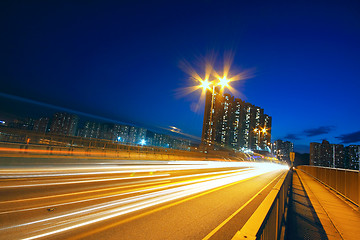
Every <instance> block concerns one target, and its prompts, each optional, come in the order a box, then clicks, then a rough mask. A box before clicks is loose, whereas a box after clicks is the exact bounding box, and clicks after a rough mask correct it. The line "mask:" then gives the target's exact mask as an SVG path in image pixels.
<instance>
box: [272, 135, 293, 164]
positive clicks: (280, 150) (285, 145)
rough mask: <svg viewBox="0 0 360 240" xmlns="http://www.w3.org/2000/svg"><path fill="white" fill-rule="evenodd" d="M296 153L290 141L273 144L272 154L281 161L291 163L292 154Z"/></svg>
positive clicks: (279, 141) (278, 141)
mask: <svg viewBox="0 0 360 240" xmlns="http://www.w3.org/2000/svg"><path fill="white" fill-rule="evenodd" d="M293 151H294V144H293V143H292V142H289V141H286V142H284V141H282V140H276V141H275V142H274V143H273V147H272V152H273V154H274V155H275V156H276V157H277V158H278V159H279V160H280V161H284V162H285V161H286V162H288V163H290V152H293Z"/></svg>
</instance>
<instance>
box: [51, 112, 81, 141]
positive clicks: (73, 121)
mask: <svg viewBox="0 0 360 240" xmlns="http://www.w3.org/2000/svg"><path fill="white" fill-rule="evenodd" d="M78 122H79V117H78V116H77V115H74V114H69V113H55V114H54V116H53V119H52V122H51V127H50V133H53V134H60V135H66V136H75V133H76V130H77V125H78Z"/></svg>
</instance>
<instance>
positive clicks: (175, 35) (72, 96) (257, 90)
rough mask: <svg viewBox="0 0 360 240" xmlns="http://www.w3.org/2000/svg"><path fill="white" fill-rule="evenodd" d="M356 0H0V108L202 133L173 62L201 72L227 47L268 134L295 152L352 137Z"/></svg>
mask: <svg viewBox="0 0 360 240" xmlns="http://www.w3.org/2000/svg"><path fill="white" fill-rule="evenodd" d="M359 9H360V5H359V3H358V2H355V1H342V2H341V3H340V2H329V1H315V2H314V1H302V2H291V3H287V2H284V3H277V4H273V3H270V2H261V3H239V2H231V1H229V2H225V3H219V2H216V1H209V2H207V4H203V3H202V2H196V3H177V4H175V5H173V4H169V3H162V2H155V3H132V2H128V3H117V2H112V1H109V2H107V3H105V4H101V5H100V4H97V3H84V4H81V3H70V2H63V3H61V4H54V3H28V2H21V1H20V2H13V1H3V2H2V3H1V14H0V15H1V19H2V21H1V22H2V24H1V26H0V27H1V30H2V32H4V33H5V34H4V37H3V38H2V39H1V40H0V41H1V51H2V53H3V54H2V57H1V59H0V61H1V64H0V79H1V83H2V88H1V91H0V95H1V96H0V100H1V102H0V105H1V112H2V113H6V114H11V111H12V109H11V108H14V107H19V109H18V111H29V109H27V108H26V107H21V106H20V104H15V103H14V101H13V100H11V101H10V100H9V96H10V98H11V97H14V98H18V99H26V100H25V101H30V102H39V103H42V104H49V105H52V106H58V107H60V108H63V109H70V110H73V111H75V112H83V113H86V114H89V115H92V116H98V117H99V118H104V119H112V120H114V121H121V122H125V123H135V124H136V123H139V125H144V126H145V127H148V126H152V127H157V128H169V126H175V127H177V128H178V129H181V131H182V132H183V133H186V134H190V135H193V136H197V137H200V136H201V130H202V123H203V111H204V102H202V103H201V105H200V106H201V107H200V108H199V110H198V111H193V110H194V109H193V108H192V106H193V105H194V104H197V103H198V99H199V94H197V93H193V94H191V95H188V96H186V97H183V98H178V97H177V96H176V90H177V89H180V88H184V87H188V86H189V85H190V84H189V82H187V79H188V76H187V75H186V73H184V72H183V71H182V70H181V69H180V68H179V63H180V62H181V61H183V60H186V61H188V62H189V63H191V64H192V65H194V67H195V68H196V70H197V72H199V73H200V74H201V73H203V72H204V71H205V70H204V66H202V65H197V63H198V62H201V59H202V56H204V55H207V54H208V53H209V52H210V53H211V52H214V55H216V56H217V58H216V59H217V60H216V61H215V64H214V65H215V66H214V67H215V68H221V66H222V59H223V56H222V55H223V53H224V52H226V51H229V50H230V51H232V52H233V53H234V61H233V68H232V69H231V71H232V72H234V73H235V74H236V73H237V72H238V70H242V69H252V70H253V77H252V78H250V79H247V80H246V81H239V82H236V83H234V85H233V87H234V88H235V89H236V90H237V91H238V92H240V93H241V95H243V96H244V98H243V97H242V96H241V95H235V97H236V98H241V99H243V100H245V101H247V102H251V103H253V104H254V105H256V106H261V107H262V108H264V109H266V111H267V113H268V114H269V115H270V116H272V117H273V121H272V141H275V140H277V139H283V140H289V141H291V142H293V143H294V147H295V151H298V152H309V145H310V142H314V141H318V142H320V141H322V140H323V139H327V140H328V141H330V142H334V143H346V144H358V143H359V142H360V128H359V127H358V125H357V121H356V120H357V119H359V118H360V113H359V111H357V109H358V102H359V97H358V95H357V89H359V88H360V85H359V84H360V82H359V81H358V79H359V76H360V72H359V69H358V67H357V66H359V64H360V62H359V61H360V60H359V58H358V55H359V54H360V49H359V47H358V42H360V33H359V32H360V31H359V29H360V26H359V24H360V19H359V18H360V16H359V15H358V10H359ZM64 16H67V17H66V18H64ZM209 16H217V17H209ZM15 101H17V100H15ZM17 102H19V101H17ZM9 104H12V105H11V106H8V105H9ZM27 106H28V105H27Z"/></svg>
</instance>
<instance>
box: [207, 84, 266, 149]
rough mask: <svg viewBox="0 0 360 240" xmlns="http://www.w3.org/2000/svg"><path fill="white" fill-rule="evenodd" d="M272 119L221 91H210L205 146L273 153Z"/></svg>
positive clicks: (260, 109)
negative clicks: (271, 151) (271, 149)
mask: <svg viewBox="0 0 360 240" xmlns="http://www.w3.org/2000/svg"><path fill="white" fill-rule="evenodd" d="M271 124H272V119H271V117H270V116H268V115H266V114H264V109H262V108H260V107H257V106H254V105H252V104H250V103H246V102H244V101H242V100H241V99H239V98H235V97H234V96H231V95H230V94H228V93H225V94H224V93H222V92H221V90H220V88H216V89H215V92H214V93H212V91H207V92H206V96H205V111H204V121H203V130H202V136H201V145H202V146H203V147H205V148H210V149H221V148H231V149H234V150H244V149H252V150H270V143H271Z"/></svg>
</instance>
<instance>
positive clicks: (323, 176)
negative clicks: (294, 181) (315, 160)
mask: <svg viewBox="0 0 360 240" xmlns="http://www.w3.org/2000/svg"><path fill="white" fill-rule="evenodd" d="M297 168H298V169H300V170H301V171H303V172H305V173H307V174H309V175H311V176H312V177H314V178H316V179H317V180H319V181H320V182H322V183H323V184H325V185H327V186H329V187H330V188H332V189H334V190H335V191H337V192H338V193H340V194H341V195H343V196H344V197H345V198H347V199H348V200H350V201H351V202H353V203H354V204H356V205H357V206H359V205H360V173H359V171H357V170H347V169H338V168H328V167H318V166H298V167H297Z"/></svg>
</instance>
